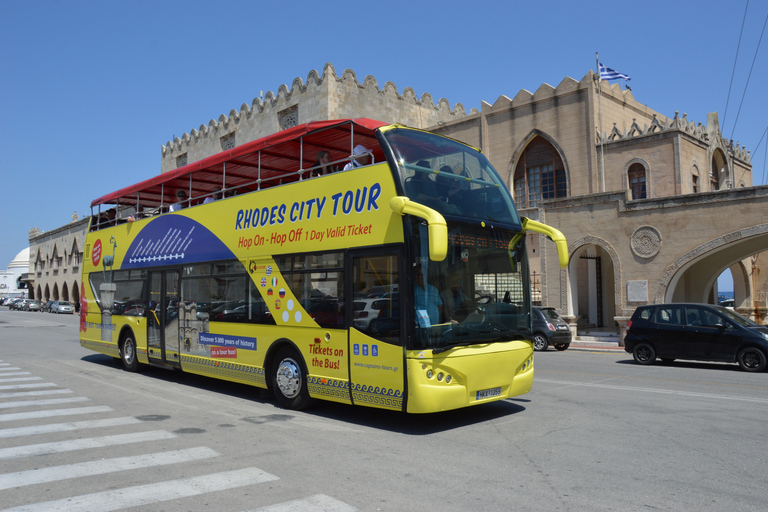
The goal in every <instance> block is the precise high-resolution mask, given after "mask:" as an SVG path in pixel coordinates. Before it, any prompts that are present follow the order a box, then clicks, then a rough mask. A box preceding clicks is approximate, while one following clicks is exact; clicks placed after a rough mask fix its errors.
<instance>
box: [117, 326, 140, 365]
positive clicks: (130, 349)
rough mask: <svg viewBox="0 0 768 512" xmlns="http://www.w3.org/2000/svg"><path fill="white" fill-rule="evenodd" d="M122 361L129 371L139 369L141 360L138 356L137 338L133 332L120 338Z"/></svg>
mask: <svg viewBox="0 0 768 512" xmlns="http://www.w3.org/2000/svg"><path fill="white" fill-rule="evenodd" d="M119 347H120V363H122V365H123V369H124V370H125V371H127V372H135V371H136V370H138V369H139V360H138V358H137V357H136V340H135V339H134V337H133V333H132V332H128V333H126V334H124V335H123V337H122V338H121V340H120V345H119Z"/></svg>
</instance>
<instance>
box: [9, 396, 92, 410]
mask: <svg viewBox="0 0 768 512" xmlns="http://www.w3.org/2000/svg"><path fill="white" fill-rule="evenodd" d="M88 401H90V398H88V397H87V396H73V397H72V398H51V399H49V400H24V401H19V402H5V403H1V404H0V409H11V408H13V407H34V406H36V405H58V404H71V403H73V402H88Z"/></svg>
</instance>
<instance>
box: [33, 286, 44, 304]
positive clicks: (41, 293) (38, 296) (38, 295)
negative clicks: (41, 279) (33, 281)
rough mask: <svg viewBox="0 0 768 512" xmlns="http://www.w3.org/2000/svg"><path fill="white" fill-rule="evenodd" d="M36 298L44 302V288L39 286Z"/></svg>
mask: <svg viewBox="0 0 768 512" xmlns="http://www.w3.org/2000/svg"><path fill="white" fill-rule="evenodd" d="M35 298H36V299H37V300H39V301H41V302H42V300H43V287H42V286H40V285H37V292H35Z"/></svg>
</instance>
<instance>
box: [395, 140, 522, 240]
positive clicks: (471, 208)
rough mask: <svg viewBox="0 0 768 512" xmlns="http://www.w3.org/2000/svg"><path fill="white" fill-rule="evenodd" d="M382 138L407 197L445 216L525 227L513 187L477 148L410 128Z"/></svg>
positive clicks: (517, 228) (514, 228)
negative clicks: (517, 208) (505, 184)
mask: <svg viewBox="0 0 768 512" xmlns="http://www.w3.org/2000/svg"><path fill="white" fill-rule="evenodd" d="M383 136H384V139H385V140H386V141H387V142H388V143H389V146H390V149H391V150H392V154H393V156H394V160H395V164H396V166H397V170H398V173H399V175H400V179H401V180H402V183H403V189H404V191H405V195H406V196H408V198H409V199H411V200H412V201H416V202H417V203H421V204H423V205H425V206H429V207H430V208H433V209H434V210H436V211H438V212H439V213H441V214H442V215H444V216H446V217H463V218H465V219H472V220H473V221H475V222H477V221H481V222H489V223H492V224H494V225H497V224H504V225H507V227H510V228H512V229H513V230H520V229H521V226H520V217H519V216H518V214H517V210H516V209H515V205H514V202H513V201H512V196H511V195H510V193H509V190H508V189H507V187H506V186H504V183H503V182H502V181H501V178H500V177H499V175H498V173H497V172H496V170H495V169H494V168H493V166H491V164H490V163H489V162H488V159H487V158H485V155H483V154H482V153H480V152H479V151H478V150H477V149H475V148H473V147H471V146H467V145H465V144H463V143H461V142H458V141H455V140H452V139H447V138H445V137H441V136H439V135H435V134H432V133H427V132H422V131H419V130H413V129H408V128H393V129H389V130H386V131H384V132H383Z"/></svg>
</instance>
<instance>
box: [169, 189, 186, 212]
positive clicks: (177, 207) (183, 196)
mask: <svg viewBox="0 0 768 512" xmlns="http://www.w3.org/2000/svg"><path fill="white" fill-rule="evenodd" d="M176 199H178V200H179V202H178V203H173V204H172V205H171V207H170V208H169V209H168V211H169V212H175V211H178V210H181V209H182V208H184V207H185V206H186V204H184V203H186V201H187V193H186V192H184V191H183V190H179V191H178V192H176Z"/></svg>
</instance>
